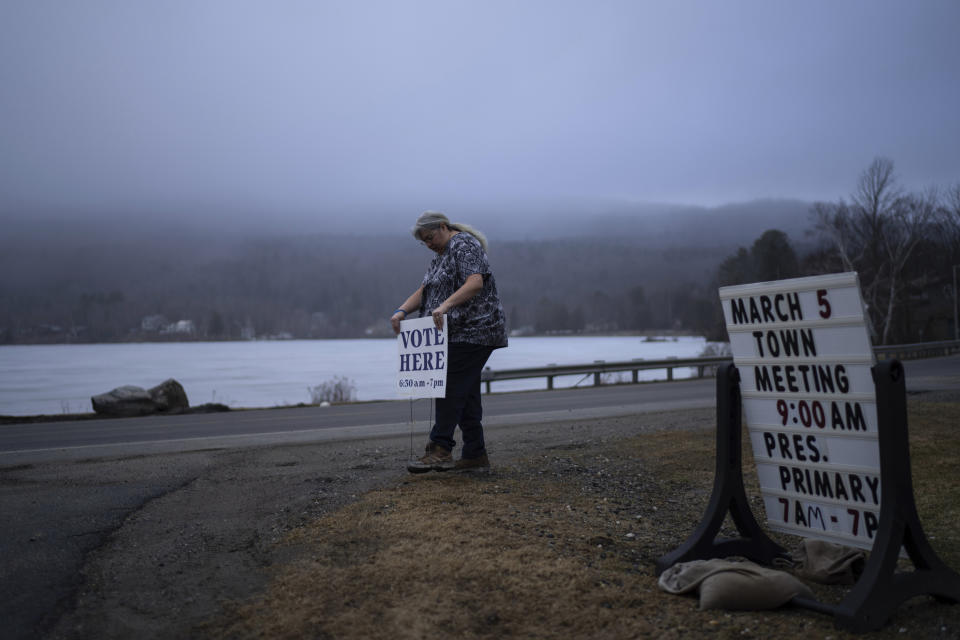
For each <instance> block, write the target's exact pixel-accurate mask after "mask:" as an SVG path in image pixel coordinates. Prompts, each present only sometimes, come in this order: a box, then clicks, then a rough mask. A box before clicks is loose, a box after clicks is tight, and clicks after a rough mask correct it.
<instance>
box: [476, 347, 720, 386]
mask: <svg viewBox="0 0 960 640" xmlns="http://www.w3.org/2000/svg"><path fill="white" fill-rule="evenodd" d="M731 359H732V358H730V357H726V356H716V357H709V358H667V359H666V360H628V361H625V362H604V361H602V360H598V361H597V362H594V363H592V364H566V365H548V366H546V367H530V368H527V369H499V370H496V371H494V370H493V369H484V370H483V373H482V374H481V376H480V380H481V382H484V383H485V384H486V387H487V393H490V385H491V383H493V382H495V381H497V380H520V379H523V378H546V379H547V389H553V379H554V378H556V377H557V376H575V375H583V376H588V375H590V374H593V384H594V385H595V386H600V385H601V384H603V381H602V379H601V376H602V375H603V374H605V373H618V372H621V371H630V372H631V373H632V377H633V379H632V380H631V382H633V383H637V382H639V372H640V371H646V370H649V369H666V372H667V380H673V370H674V369H679V368H693V367H696V369H697V377H699V378H702V377H703V376H704V373H705V371H706V370H707V369H711V371H710V373H711V375H712V374H713V371H712V369H714V368H716V367H718V366H720V365H721V364H723V363H725V362H730V360H731Z"/></svg>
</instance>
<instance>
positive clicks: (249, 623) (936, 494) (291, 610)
mask: <svg viewBox="0 0 960 640" xmlns="http://www.w3.org/2000/svg"><path fill="white" fill-rule="evenodd" d="M941 399H943V398H941ZM928 400H930V401H925V402H916V401H912V402H911V408H912V410H911V418H910V419H911V426H912V433H913V435H912V447H913V459H914V472H915V473H914V475H915V478H916V480H915V483H916V485H915V490H916V494H917V498H918V508H919V511H920V516H921V519H922V521H923V523H924V527H925V530H926V532H927V534H928V536H929V537H930V539H931V541H932V544H933V546H934V547H935V549H936V550H937V551H938V553H940V554H941V557H942V558H943V559H944V560H945V561H947V562H948V563H949V564H950V565H951V566H954V567H956V566H960V537H958V535H957V533H956V531H955V529H954V528H955V525H956V522H957V521H958V516H960V480H958V477H957V473H956V465H955V462H954V460H955V454H956V452H958V451H960V435H958V433H957V430H956V424H957V419H958V418H960V403H957V402H952V403H944V402H936V400H937V398H935V397H930V398H929V399H928ZM649 418H650V423H649V424H647V425H646V426H647V427H648V429H643V430H642V431H644V432H643V433H637V434H634V435H627V434H623V437H621V436H620V435H616V436H614V435H600V436H596V437H584V438H579V437H575V438H573V439H570V440H568V441H566V442H560V443H557V444H552V445H545V446H537V447H535V448H534V450H533V451H529V450H528V451H525V452H524V454H523V455H521V456H519V457H517V458H516V459H514V460H510V461H507V462H504V463H501V464H498V465H497V466H495V467H494V468H493V470H492V471H491V472H490V473H487V474H470V475H467V474H464V475H453V474H426V475H422V476H411V477H407V478H403V479H401V480H400V481H399V482H395V483H390V484H387V485H386V486H383V487H381V488H377V489H374V490H372V491H370V492H368V493H366V494H364V495H363V496H361V497H360V498H359V499H358V500H357V501H356V502H355V503H353V504H350V505H348V506H346V507H344V508H342V509H340V510H338V511H337V512H335V513H330V514H327V515H326V516H323V517H321V518H319V519H317V520H315V521H313V522H310V523H307V524H305V525H303V526H301V527H297V528H296V529H294V530H292V531H290V532H289V533H288V534H287V535H285V536H284V537H283V539H282V540H281V541H280V543H279V546H281V547H283V548H285V549H287V550H288V551H290V556H291V558H292V560H291V561H289V562H287V563H285V564H283V565H281V566H278V567H276V568H275V569H274V570H273V571H272V572H271V580H270V583H269V585H268V586H267V587H266V589H265V590H264V591H263V592H262V593H260V594H258V595H257V596H255V597H253V598H250V599H247V600H245V601H242V602H236V603H233V604H232V605H230V606H229V607H228V608H227V610H226V612H225V613H224V614H223V615H221V616H219V617H217V618H215V619H212V620H210V621H209V622H207V623H206V624H205V625H204V626H203V627H202V631H203V633H204V635H209V636H211V637H223V638H259V637H269V638H304V637H311V638H428V637H434V638H435V637H451V638H452V637H456V638H490V637H495V638H527V637H530V638H638V637H640V638H644V637H649V638H699V637H703V638H745V637H755V638H837V639H840V638H847V637H856V636H853V635H851V634H848V633H845V632H841V631H837V630H836V629H835V628H834V626H833V623H832V619H831V618H829V617H827V616H825V615H823V614H817V613H813V612H810V611H807V610H802V609H798V608H793V607H786V608H781V609H778V610H774V611H765V612H728V611H718V610H707V611H701V610H699V609H698V604H697V600H696V599H695V598H694V597H683V596H674V595H668V594H667V593H665V592H663V591H661V590H659V588H658V586H657V581H656V578H655V575H654V563H655V561H656V559H657V558H658V557H659V556H661V555H662V554H664V553H666V552H668V551H670V550H671V549H673V548H674V547H676V546H677V545H679V544H680V543H681V542H682V541H683V539H684V538H685V537H686V535H687V534H688V533H689V532H690V531H692V529H693V528H694V526H695V525H696V524H697V523H698V521H699V517H700V515H701V514H702V512H703V508H704V506H705V503H706V501H707V499H708V497H709V490H710V488H711V485H712V478H713V449H714V437H715V436H714V433H713V430H712V429H704V428H697V427H699V426H702V423H703V422H704V421H705V420H707V421H709V416H706V415H704V414H703V412H701V413H700V414H699V415H696V416H695V419H691V418H694V416H693V415H686V416H684V415H682V412H681V414H676V415H672V416H671V415H669V414H661V415H657V416H650V417H649ZM678 419H679V420H681V421H685V422H686V423H687V424H677V423H676V422H675V421H676V420H678ZM691 424H692V425H696V426H695V428H692V429H690V428H688V427H689V425H691ZM557 427H558V429H560V430H561V432H562V430H563V427H564V425H557ZM650 428H652V432H648V431H649V430H650ZM948 452H954V455H945V454H947V453H948ZM745 456H746V460H747V463H746V468H745V478H746V482H747V485H748V494H749V495H753V496H755V495H757V488H756V483H755V473H753V469H752V467H751V465H752V462H751V456H750V455H749V452H748V451H746V452H745ZM757 506H758V505H756V504H755V505H754V507H755V508H756V507H757ZM756 512H757V513H758V515H759V517H760V518H761V519H762V512H761V511H759V510H757V511H756ZM727 528H728V529H730V527H729V523H728V527H727ZM727 533H728V534H730V535H732V534H733V530H732V529H730V530H729V531H728V532H727ZM775 537H776V538H777V540H778V541H779V542H780V543H781V544H783V545H784V546H785V547H787V548H792V547H794V546H795V545H796V543H797V542H798V540H797V539H791V538H789V537H787V536H775ZM906 568H909V569H912V566H909V567H906ZM811 586H813V587H814V589H815V591H816V593H817V596H818V598H819V599H821V600H822V601H824V602H838V601H839V600H841V599H842V598H843V596H844V595H845V594H846V592H847V590H848V589H849V587H836V586H833V587H824V586H818V585H811ZM871 637H878V638H888V637H897V638H903V637H911V638H958V637H960V606H948V605H945V604H940V603H936V602H935V601H933V600H932V599H930V598H926V597H924V598H917V599H914V600H911V601H909V602H908V603H906V604H904V605H902V606H901V607H900V608H899V609H898V610H897V612H896V614H895V615H894V617H893V619H892V620H891V622H890V623H889V624H888V625H887V626H886V627H885V628H884V629H882V630H881V631H879V632H874V633H872V634H871Z"/></svg>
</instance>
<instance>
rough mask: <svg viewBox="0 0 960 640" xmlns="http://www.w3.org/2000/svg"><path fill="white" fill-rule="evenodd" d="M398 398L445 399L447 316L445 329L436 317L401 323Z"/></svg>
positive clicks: (397, 370) (397, 369) (444, 318)
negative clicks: (437, 321) (440, 327)
mask: <svg viewBox="0 0 960 640" xmlns="http://www.w3.org/2000/svg"><path fill="white" fill-rule="evenodd" d="M396 372H397V378H396V385H397V386H396V388H397V395H399V396H401V397H404V398H442V397H444V396H445V395H446V392H447V316H443V329H437V327H436V325H435V324H434V322H433V318H432V317H430V316H428V317H425V318H414V319H412V320H402V321H401V322H400V333H398V334H397V360H396Z"/></svg>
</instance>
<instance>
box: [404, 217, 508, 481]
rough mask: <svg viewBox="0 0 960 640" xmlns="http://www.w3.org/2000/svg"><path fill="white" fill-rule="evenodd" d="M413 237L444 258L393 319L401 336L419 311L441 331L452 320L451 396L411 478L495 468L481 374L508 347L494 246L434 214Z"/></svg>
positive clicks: (441, 402)
mask: <svg viewBox="0 0 960 640" xmlns="http://www.w3.org/2000/svg"><path fill="white" fill-rule="evenodd" d="M413 237H415V238H416V239H418V240H419V241H420V242H422V243H423V244H424V245H426V246H427V247H428V248H429V249H430V250H431V251H434V252H435V253H436V254H437V255H436V256H435V257H434V258H433V260H432V261H431V262H430V266H429V267H428V268H427V273H426V274H425V275H424V276H423V282H422V283H421V284H420V288H419V289H417V290H416V291H414V292H413V293H412V294H411V295H410V297H409V298H407V299H406V301H404V303H403V304H402V305H400V307H399V308H398V309H397V310H396V311H395V312H394V314H393V316H392V317H391V318H390V323H391V324H392V325H393V330H394V332H395V333H399V332H400V321H401V320H403V319H404V318H406V317H407V316H408V315H410V314H411V313H413V312H414V311H418V312H419V315H420V317H423V316H425V315H427V314H430V315H431V316H432V317H433V321H434V323H435V324H436V326H437V328H438V329H442V328H443V316H444V314H447V320H448V321H449V326H448V327H447V342H448V345H447V392H446V397H444V398H437V401H436V422H435V423H434V425H433V428H432V429H431V430H430V441H429V442H428V443H427V450H426V454H425V455H424V456H423V457H421V458H420V459H419V460H416V461H414V462H411V463H410V464H409V465H407V470H408V471H410V472H412V473H421V472H425V471H431V470H433V471H446V470H447V469H454V470H458V471H460V470H468V469H478V468H485V467H489V466H490V460H489V459H488V458H487V450H486V446H485V444H484V441H483V425H482V424H481V419H482V418H483V407H482V406H481V404H480V373H481V371H482V370H483V365H484V364H486V362H487V359H488V358H489V357H490V354H491V353H492V352H493V350H494V349H498V348H500V347H505V346H507V330H506V322H505V316H504V313H503V305H501V304H500V296H499V295H498V294H497V284H496V282H495V281H494V278H493V273H491V271H490V263H489V261H488V260H487V253H486V250H487V239H486V238H485V237H484V236H483V234H482V233H480V232H479V231H477V230H476V229H474V228H472V227H470V226H469V225H466V224H461V223H452V222H450V220H448V219H447V216H445V215H443V214H442V213H438V212H436V211H427V212H426V213H424V214H423V215H421V216H420V217H419V218H418V219H417V223H416V225H414V227H413ZM457 426H459V427H460V431H461V433H462V435H463V450H462V451H461V456H460V459H459V460H457V461H456V463H454V461H453V456H452V455H451V452H452V451H453V448H454V446H455V445H456V441H455V440H454V439H453V435H454V431H455V430H456V428H457Z"/></svg>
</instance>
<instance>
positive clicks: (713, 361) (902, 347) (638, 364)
mask: <svg viewBox="0 0 960 640" xmlns="http://www.w3.org/2000/svg"><path fill="white" fill-rule="evenodd" d="M873 352H874V354H875V355H876V357H877V360H890V359H892V358H896V359H898V360H912V359H916V358H930V357H936V356H946V355H950V354H953V353H960V341H958V340H944V341H941V342H919V343H916V344H895V345H887V346H881V347H874V348H873ZM731 360H732V358H730V357H728V356H713V357H704V358H667V359H666V360H628V361H624V362H604V361H602V360H598V361H597V362H593V363H591V364H567V365H548V366H545V367H530V368H526V369H498V370H493V369H484V370H483V373H482V374H481V376H480V380H481V382H483V383H484V385H485V386H486V391H487V393H490V392H491V385H492V383H493V382H496V381H498V380H522V379H525V378H546V379H547V389H553V379H554V378H556V377H557V376H574V375H582V376H584V377H586V376H589V375H591V374H592V375H593V384H594V386H600V385H602V384H603V379H602V376H603V374H605V373H619V372H622V371H629V372H631V374H632V379H631V382H632V383H634V384H636V383H638V382H639V381H640V380H639V372H640V371H647V370H651V369H664V370H666V375H667V377H666V379H667V380H668V381H669V380H673V370H674V369H681V368H694V367H696V369H697V377H698V378H702V377H703V376H704V375H705V373H706V372H707V371H709V372H710V375H713V373H714V371H716V368H717V367H718V366H720V365H721V364H724V363H726V362H730V361H731Z"/></svg>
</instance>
